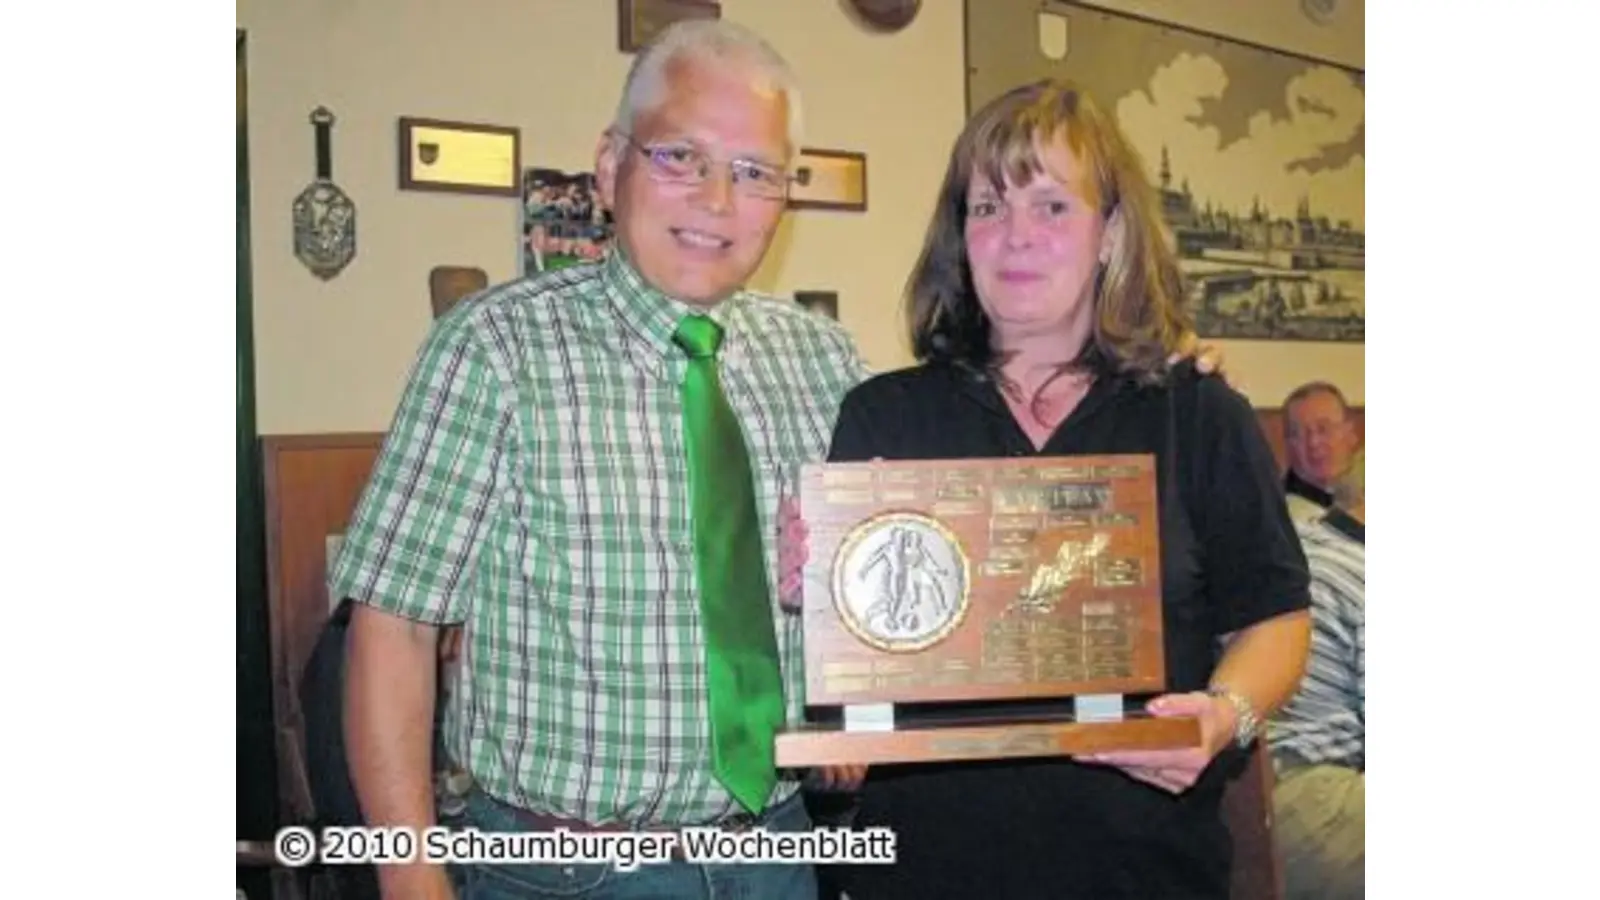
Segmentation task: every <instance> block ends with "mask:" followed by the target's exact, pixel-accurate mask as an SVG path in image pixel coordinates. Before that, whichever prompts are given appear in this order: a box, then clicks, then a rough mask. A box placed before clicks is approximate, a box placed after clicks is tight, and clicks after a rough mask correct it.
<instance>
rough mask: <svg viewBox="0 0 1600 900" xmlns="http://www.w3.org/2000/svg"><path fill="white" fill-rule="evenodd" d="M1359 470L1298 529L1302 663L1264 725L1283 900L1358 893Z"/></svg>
mask: <svg viewBox="0 0 1600 900" xmlns="http://www.w3.org/2000/svg"><path fill="white" fill-rule="evenodd" d="M1365 469H1366V464H1365V456H1364V454H1361V453H1358V454H1356V456H1355V458H1354V459H1353V460H1352V462H1351V463H1350V465H1349V466H1348V467H1346V469H1345V472H1344V474H1342V475H1340V476H1339V477H1338V478H1337V479H1336V480H1335V481H1334V483H1333V485H1332V487H1333V501H1334V505H1333V507H1332V508H1331V509H1330V510H1329V511H1328V512H1327V513H1326V514H1325V515H1323V516H1322V517H1320V518H1316V519H1313V520H1311V521H1309V522H1306V523H1304V524H1302V525H1300V526H1299V530H1300V538H1301V543H1302V546H1303V547H1304V549H1305V554H1306V563H1307V565H1308V567H1309V568H1310V571H1311V629H1312V631H1311V658H1310V660H1309V662H1308V663H1307V665H1306V673H1305V677H1304V679H1303V680H1302V681H1301V683H1300V690H1299V692H1298V693H1297V694H1296V695H1295V697H1294V699H1292V700H1291V701H1290V702H1289V703H1288V704H1287V705H1286V706H1285V707H1284V708H1283V710H1282V711H1281V712H1280V713H1279V714H1278V715H1277V717H1275V718H1274V720H1273V721H1272V722H1271V723H1270V724H1269V730H1268V740H1269V741H1270V746H1271V748H1272V756H1273V762H1274V764H1275V766H1276V768H1277V786H1276V788H1274V790H1273V808H1274V811H1275V813H1276V823H1275V825H1274V829H1273V830H1274V834H1275V836H1276V839H1277V841H1278V847H1279V850H1280V852H1281V853H1282V854H1283V859H1284V869H1285V879H1286V881H1287V887H1288V896H1289V897H1290V898H1291V900H1305V898H1313V897H1314V898H1326V900H1334V898H1348V897H1361V896H1363V895H1364V891H1365V883H1366V769H1367V759H1366V745H1367V742H1366V718H1367V713H1366V696H1367V674H1366V673H1367V666H1366V660H1367V639H1366V558H1367V557H1366V474H1365Z"/></svg>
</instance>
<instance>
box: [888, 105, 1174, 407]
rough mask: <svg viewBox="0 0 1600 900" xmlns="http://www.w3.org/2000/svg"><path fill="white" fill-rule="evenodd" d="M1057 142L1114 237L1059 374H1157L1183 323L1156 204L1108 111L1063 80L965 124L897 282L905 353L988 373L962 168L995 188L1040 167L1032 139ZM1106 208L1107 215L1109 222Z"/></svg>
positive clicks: (989, 350) (1021, 180) (991, 360)
mask: <svg viewBox="0 0 1600 900" xmlns="http://www.w3.org/2000/svg"><path fill="white" fill-rule="evenodd" d="M1056 141H1061V142H1063V143H1064V144H1065V146H1066V147H1067V148H1068V149H1070V150H1071V151H1072V153H1073V155H1074V156H1075V157H1076V158H1077V159H1078V160H1079V162H1080V163H1081V164H1082V166H1083V170H1084V174H1085V176H1086V179H1085V181H1086V183H1085V184H1084V185H1083V188H1084V190H1085V191H1086V193H1087V195H1088V198H1089V199H1090V200H1091V201H1093V202H1096V203H1097V204H1098V205H1099V207H1100V212H1101V215H1102V216H1104V217H1105V219H1106V222H1107V226H1108V227H1114V228H1115V229H1116V230H1117V231H1118V232H1119V233H1118V234H1116V235H1115V237H1114V238H1113V239H1112V246H1111V256H1110V259H1109V260H1108V261H1107V262H1106V264H1105V265H1104V266H1103V267H1101V270H1100V271H1099V272H1098V273H1097V276H1096V279H1095V287H1094V329H1093V335H1092V337H1091V338H1090V340H1089V341H1087V342H1086V343H1085V345H1084V346H1083V347H1081V348H1069V350H1068V352H1069V353H1074V352H1075V355H1073V356H1072V358H1071V362H1069V363H1068V364H1066V365H1065V366H1064V367H1063V371H1070V370H1078V371H1089V372H1092V373H1094V374H1097V375H1110V374H1127V375H1131V376H1134V377H1135V378H1137V379H1139V380H1140V381H1144V382H1154V381H1159V380H1161V378H1162V377H1163V376H1164V374H1165V373H1166V371H1167V359H1168V357H1169V356H1171V355H1172V354H1173V353H1174V352H1175V351H1177V350H1178V349H1179V347H1180V343H1181V342H1182V341H1183V339H1184V337H1185V336H1186V335H1187V334H1189V333H1190V332H1191V331H1192V330H1193V329H1192V325H1191V320H1190V318H1189V314H1188V311H1187V309H1186V302H1185V297H1184V287H1183V280H1182V276H1181V274H1180V272H1179V269H1178V259H1177V256H1176V254H1175V253H1174V251H1173V248H1172V246H1171V244H1170V243H1169V241H1168V239H1167V235H1166V231H1165V229H1164V227H1163V224H1162V218H1161V201H1160V197H1159V196H1158V195H1157V193H1156V191H1155V189H1154V188H1153V187H1152V186H1151V184H1150V180H1149V178H1148V176H1147V175H1146V174H1145V168H1144V162H1143V160H1142V159H1141V158H1140V156H1139V154H1138V152H1137V151H1136V150H1134V148H1133V145H1132V144H1131V143H1129V141H1128V139H1127V137H1126V136H1124V135H1123V133H1122V131H1121V129H1120V128H1118V127H1117V124H1116V122H1115V121H1114V120H1113V119H1112V117H1111V116H1109V115H1107V114H1106V113H1105V112H1104V111H1103V110H1101V109H1100V107H1099V106H1098V105H1096V104H1095V102H1094V101H1093V100H1092V99H1091V98H1090V97H1089V95H1088V94H1086V93H1084V92H1083V90H1082V89H1080V88H1079V87H1077V86H1076V85H1074V84H1072V83H1071V82H1067V81H1060V80H1047V81H1039V82H1035V83H1033V84H1028V85H1024V86H1022V87H1019V88H1014V89H1012V90H1011V91H1008V92H1007V93H1005V94H1003V95H1001V96H1000V97H998V98H996V99H995V100H992V101H990V102H989V103H988V104H987V105H985V106H984V107H983V108H982V109H981V110H979V111H978V113H977V115H975V116H973V117H972V119H971V120H970V121H968V122H967V125H966V127H965V128H964V129H963V130H962V132H961V135H960V137H958V138H957V139H956V143H955V148H954V150H953V151H952V152H951V154H950V165H949V167H948V168H947V169H946V171H945V176H944V183H943V185H942V186H941V187H940V191H939V198H938V205H937V206H936V207H935V209H934V213H933V218H932V221H930V222H929V224H928V231H927V236H926V238H925V240H924V243H923V248H922V255H921V257H920V258H919V259H918V260H917V264H916V267H915V268H914V269H913V270H912V273H911V277H910V279H909V281H908V283H907V289H906V292H907V295H908V300H909V302H908V304H907V324H908V325H909V328H910V332H911V347H912V352H913V353H914V354H915V355H916V357H917V359H919V360H922V361H924V362H927V361H945V362H953V363H957V364H963V365H967V366H972V367H976V368H980V369H983V370H988V371H992V370H994V369H995V368H996V367H997V366H998V363H999V360H998V359H997V357H996V354H995V352H994V349H993V347H991V346H990V335H989V322H988V319H987V318H986V317H985V315H984V313H983V310H982V308H981V307H980V306H979V304H978V296H977V292H976V290H975V289H974V287H973V282H972V270H971V266H970V262H969V260H968V258H967V247H966V239H965V229H966V221H967V190H968V186H969V184H970V182H971V180H972V176H973V174H974V173H978V174H979V175H981V176H982V177H984V178H986V179H988V181H989V183H990V185H991V186H992V187H993V188H994V190H995V191H996V192H999V193H1002V194H1003V192H1004V191H1005V186H1006V182H1007V179H1009V180H1010V181H1011V182H1012V183H1013V184H1026V183H1027V182H1028V181H1030V180H1031V179H1033V178H1034V177H1035V176H1036V175H1038V173H1039V172H1040V171H1041V170H1043V168H1044V164H1043V161H1042V160H1041V159H1040V147H1042V146H1049V145H1050V144H1052V143H1053V142H1056ZM1113 216H1115V217H1116V220H1113V218H1112V217H1113Z"/></svg>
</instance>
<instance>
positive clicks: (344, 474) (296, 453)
mask: <svg viewBox="0 0 1600 900" xmlns="http://www.w3.org/2000/svg"><path fill="white" fill-rule="evenodd" d="M382 441H383V435H382V434H317V435H294V436H274V437H267V438H265V439H263V441H262V451H263V453H262V455H263V457H264V466H265V470H266V472H265V474H266V495H267V497H266V499H267V570H268V579H267V580H268V604H269V606H270V609H271V635H272V682H273V683H272V693H273V704H272V705H273V720H274V722H275V724H276V726H277V729H278V738H279V746H280V749H279V754H280V755H279V762H278V773H279V788H278V797H279V805H280V807H281V808H282V809H283V810H284V811H285V814H286V817H288V818H291V819H293V820H296V821H303V820H304V818H305V817H307V816H308V815H309V813H310V793H309V787H308V785H307V782H306V778H305V772H304V761H303V756H302V754H301V752H300V744H299V740H300V735H301V733H302V732H301V715H300V700H299V682H300V675H301V673H302V672H303V671H304V670H305V665H306V661H307V660H308V659H309V658H310V656H311V651H312V648H313V647H314V646H315V644H316V640H317V636H318V634H320V633H321V630H322V626H323V624H324V623H325V622H326V621H327V617H328V589H327V566H328V559H327V537H328V535H330V534H339V533H342V532H343V531H344V530H345V528H346V526H347V525H348V524H349V521H350V516H351V514H352V513H353V512H354V510H355V505H356V501H357V500H358V499H359V498H360V496H361V491H362V489H363V488H364V487H365V486H366V483H367V477H368V475H369V474H370V473H371V471H372V464H373V462H374V460H376V459H377V455H378V450H379V447H380V446H381V444H382Z"/></svg>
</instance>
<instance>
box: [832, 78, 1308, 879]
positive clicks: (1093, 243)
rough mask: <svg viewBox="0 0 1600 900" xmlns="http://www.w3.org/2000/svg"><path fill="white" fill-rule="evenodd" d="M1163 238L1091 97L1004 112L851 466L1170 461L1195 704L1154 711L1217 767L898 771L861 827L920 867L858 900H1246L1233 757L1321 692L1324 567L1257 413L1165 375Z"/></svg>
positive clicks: (837, 449)
mask: <svg viewBox="0 0 1600 900" xmlns="http://www.w3.org/2000/svg"><path fill="white" fill-rule="evenodd" d="M1160 221H1161V220H1160V206H1159V201H1158V199H1157V197H1156V195H1155V193H1154V191H1153V190H1152V188H1151V186H1150V184H1149V182H1148V181H1147V179H1146V177H1145V175H1144V167H1143V164H1142V162H1141V161H1140V159H1139V158H1138V156H1137V155H1136V153H1135V152H1134V150H1133V148H1132V147H1131V146H1129V144H1128V142H1127V140H1126V138H1124V137H1123V135H1122V134H1121V133H1120V132H1119V131H1118V129H1117V127H1116V125H1115V124H1114V123H1113V122H1112V120H1111V119H1110V118H1109V117H1108V116H1107V115H1105V114H1104V113H1103V112H1102V111H1100V110H1099V109H1098V108H1096V107H1095V105H1094V104H1093V103H1092V102H1091V101H1090V99H1089V98H1088V97H1087V96H1086V95H1084V94H1083V93H1082V92H1081V91H1079V90H1078V89H1076V88H1075V87H1073V86H1072V85H1070V84H1065V83H1061V82H1041V83H1037V84H1032V85H1028V86H1025V87H1021V88H1018V89H1016V90H1013V91H1011V92H1009V93H1007V94H1006V95H1004V96H1002V97H1000V98H999V99H997V100H995V101H993V102H991V103H990V104H988V106H986V107H985V108H984V109H983V110H982V111H980V112H979V113H978V114H977V116H976V117H974V118H973V119H972V121H971V122H969V123H968V124H967V126H966V128H965V130H964V131H963V132H962V134H961V136H960V138H959V139H958V140H957V142H956V146H955V150H954V152H953V154H952V156H951V161H950V166H949V169H948V171H947V173H946V175H945V180H944V185H943V187H942V189H941V192H940V196H939V199H938V206H937V208H936V210H935V212H934V216H933V221H932V222H931V223H930V225H929V228H928V234H927V239H926V244H925V246H924V248H923V252H922V256H921V259H920V260H919V262H918V263H917V266H916V270H915V271H914V272H913V274H912V277H911V279H910V285H909V293H910V306H909V317H908V318H909V324H910V330H911V342H912V347H913V349H914V352H915V354H916V356H917V358H918V359H919V360H920V361H921V365H919V366H917V367H914V368H910V369H905V370H901V371H898V372H891V373H887V374H884V375H880V376H877V377H875V378H872V379H871V380H869V381H867V382H866V383H864V384H862V385H861V386H859V387H858V388H856V389H855V390H854V391H853V392H852V393H851V394H850V395H849V396H848V397H847V398H846V399H845V401H844V404H843V407H842V409H841V411H840V418H839V423H838V426H837V430H836V431H835V434H834V438H833V446H832V450H831V453H830V459H831V460H832V461H857V460H867V459H872V458H874V457H882V458H885V459H891V460H892V459H939V458H962V457H1003V456H1027V455H1033V454H1038V455H1052V456H1054V455H1065V454H1102V453H1150V454H1153V455H1154V456H1155V458H1156V462H1157V469H1158V472H1159V488H1158V491H1159V517H1160V531H1161V542H1162V548H1161V549H1162V606H1163V616H1164V628H1165V640H1166V646H1167V649H1166V666H1167V683H1168V687H1169V690H1170V691H1171V692H1172V693H1170V694H1167V695H1164V696H1161V697H1158V698H1155V699H1153V700H1152V701H1151V702H1150V703H1149V704H1148V709H1149V710H1150V711H1151V713H1152V714H1154V715H1158V716H1165V715H1176V716H1194V717H1197V718H1198V719H1199V720H1200V723H1201V732H1202V736H1203V738H1202V746H1200V747H1198V748H1193V749H1188V750H1181V751H1143V752H1124V753H1115V754H1102V755H1099V756H1095V757H1088V758H1078V759H1068V758H1055V759H1042V760H1029V761H1016V760H1012V761H1004V762H966V763H960V764H940V765H909V764H908V765H896V766H878V767H875V768H873V769H872V770H871V771H870V772H868V773H867V775H866V779H865V782H864V784H863V785H862V789H861V803H860V807H859V812H858V814H857V817H856V820H855V823H854V824H855V826H856V827H858V828H867V827H874V826H884V827H889V828H892V829H894V830H895V832H896V833H897V835H898V838H897V842H896V850H897V854H898V863H897V864H896V865H893V866H860V867H855V868H852V869H847V870H845V871H842V872H839V873H837V874H838V875H839V876H841V880H842V881H843V882H844V888H845V890H846V891H847V892H848V894H849V896H850V897H851V898H852V900H879V898H893V897H908V898H913V897H914V898H918V900H926V898H933V897H963V898H965V897H984V898H988V897H996V898H1009V897H1041V898H1043V897H1050V898H1060V897H1092V898H1096V900H1103V898H1114V897H1137V898H1141V900H1144V898H1161V900H1173V898H1183V897H1214V898H1225V897H1226V896H1227V892H1228V878H1229V842H1228V838H1227V834H1226V830H1225V828H1224V826H1223V824H1222V820H1221V815H1220V812H1219V801H1220V796H1221V792H1222V789H1223V787H1224V781H1225V779H1226V776H1227V774H1228V772H1227V771H1225V770H1226V769H1227V768H1228V766H1227V765H1226V763H1225V762H1224V761H1223V759H1224V758H1228V757H1231V758H1232V759H1234V760H1235V761H1237V759H1238V755H1239V754H1240V753H1242V751H1241V750H1239V749H1238V743H1239V741H1245V742H1248V741H1249V740H1250V739H1251V738H1252V737H1253V734H1254V729H1255V728H1256V727H1257V726H1258V723H1259V722H1260V721H1262V720H1264V719H1265V718H1267V717H1268V716H1270V715H1271V713H1272V712H1273V711H1274V710H1275V709H1277V707H1278V706H1279V705H1280V704H1281V703H1283V702H1284V701H1285V700H1286V699H1287V698H1288V697H1289V695H1290V694H1291V693H1292V692H1293V690H1294V688H1295V686H1296V684H1297V682H1298V680H1299V678H1300V674H1301V671H1302V667H1303V665H1304V662H1305V657H1306V649H1307V641H1308V617H1307V614H1306V612H1305V609H1306V606H1307V603H1308V597H1307V575H1306V564H1305V558H1304V557H1303V555H1302V554H1301V551H1300V545H1299V541H1298V539H1297V538H1296V536H1295V532H1294V528H1293V526H1292V525H1291V523H1290V520H1289V517H1288V514H1287V512H1286V510H1285V506H1284V500H1283V493H1282V491H1281V490H1279V488H1278V486H1277V478H1276V475H1277V473H1276V466H1275V465H1274V463H1273V459H1272V455H1271V452H1270V451H1269V450H1268V448H1267V444H1266V442H1265V440H1264V438H1263V436H1262V434H1261V432H1260V427H1259V425H1258V424H1257V421H1256V418H1255V415H1254V413H1253V411H1252V410H1251V408H1250V406H1249V404H1248V403H1247V402H1246V401H1245V400H1244V398H1242V397H1241V396H1240V395H1239V394H1237V393H1235V392H1234V391H1233V390H1231V389H1230V388H1229V387H1228V386H1227V385H1226V383H1224V382H1223V381H1222V380H1221V379H1220V378H1216V377H1209V376H1202V375H1200V374H1198V373H1197V372H1196V371H1195V369H1194V367H1193V365H1192V364H1190V363H1183V364H1180V365H1177V366H1171V365H1169V364H1168V359H1169V357H1172V356H1173V354H1175V353H1178V354H1180V355H1183V346H1184V339H1185V337H1186V336H1189V335H1190V333H1191V328H1190V325H1189V320H1188V317H1187V314H1186V313H1185V311H1184V302H1183V288H1182V284H1181V279H1180V275H1179V271H1178V265H1177V260H1176V258H1175V256H1174V254H1173V252H1172V250H1171V248H1170V247H1169V246H1168V244H1167V242H1166V240H1165V236H1164V234H1163V232H1162V230H1161V224H1160ZM1219 639H1220V640H1219ZM1219 647H1221V648H1223V649H1219ZM1219 657H1220V658H1219Z"/></svg>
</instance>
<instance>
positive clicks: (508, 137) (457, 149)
mask: <svg viewBox="0 0 1600 900" xmlns="http://www.w3.org/2000/svg"><path fill="white" fill-rule="evenodd" d="M521 171H522V132H521V130H520V129H517V128H511V127H508V126H502V125H478V124H473V123H470V122H447V121H444V120H441V119H420V118H415V117H406V118H402V119H400V189H401V190H407V191H446V192H451V193H460V194H490V195H494V196H505V197H517V196H520V195H521V191H522V186H521V184H520V181H519V179H520V173H521Z"/></svg>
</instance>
